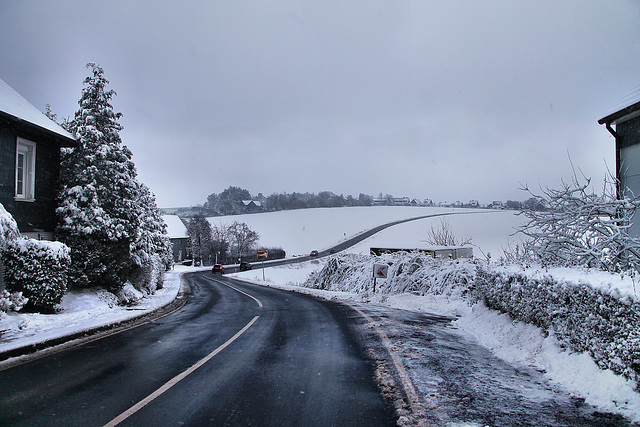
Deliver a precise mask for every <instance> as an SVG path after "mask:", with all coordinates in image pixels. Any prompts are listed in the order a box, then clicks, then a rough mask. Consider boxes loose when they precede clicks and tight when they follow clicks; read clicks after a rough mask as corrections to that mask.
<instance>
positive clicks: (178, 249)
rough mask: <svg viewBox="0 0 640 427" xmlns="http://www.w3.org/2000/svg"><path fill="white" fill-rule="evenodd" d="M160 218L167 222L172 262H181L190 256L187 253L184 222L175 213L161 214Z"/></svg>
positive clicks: (187, 245)
mask: <svg viewBox="0 0 640 427" xmlns="http://www.w3.org/2000/svg"><path fill="white" fill-rule="evenodd" d="M162 219H163V220H164V223H165V224H167V234H168V235H169V240H170V241H171V250H172V253H173V262H182V261H184V260H185V259H187V258H191V254H190V253H189V233H187V227H186V225H185V224H184V222H182V220H181V219H180V217H179V216H177V215H163V216H162Z"/></svg>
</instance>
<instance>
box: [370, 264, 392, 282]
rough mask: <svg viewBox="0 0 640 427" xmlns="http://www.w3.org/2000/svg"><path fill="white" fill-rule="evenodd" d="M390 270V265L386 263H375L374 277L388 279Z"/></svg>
mask: <svg viewBox="0 0 640 427" xmlns="http://www.w3.org/2000/svg"><path fill="white" fill-rule="evenodd" d="M388 272H389V266H388V265H386V264H374V266H373V277H374V278H376V279H386V278H387V273H388Z"/></svg>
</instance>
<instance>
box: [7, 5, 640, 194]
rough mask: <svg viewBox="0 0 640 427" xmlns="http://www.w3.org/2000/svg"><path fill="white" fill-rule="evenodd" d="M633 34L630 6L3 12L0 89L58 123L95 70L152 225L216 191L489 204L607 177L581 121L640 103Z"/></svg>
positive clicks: (638, 14) (593, 121)
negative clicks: (634, 97) (529, 190)
mask: <svg viewBox="0 0 640 427" xmlns="http://www.w3.org/2000/svg"><path fill="white" fill-rule="evenodd" d="M160 5H161V6H160ZM639 23H640V2H638V1H636V0H610V1H606V2H605V1H602V0H574V1H564V0H535V1H513V0H489V1H475V0H468V1H460V0H443V1H427V0H417V1H403V0H394V1H390V0H389V1H379V0H362V1H343V0H339V1H332V0H329V1H327V0H323V1H313V2H312V1H305V2H300V1H293V0H292V1H283V0H268V1H188V0H187V1H175V2H173V1H172V2H168V1H164V2H160V1H151V0H149V1H132V0H123V1H101V2H87V1H84V0H78V1H51V0H42V1H32V0H21V1H12V0H0V43H1V45H0V52H1V54H0V77H1V78H2V79H3V80H5V81H6V82H7V83H8V84H9V85H11V86H12V87H13V88H14V89H15V90H16V91H18V92H19V93H20V94H21V95H23V96H24V97H25V98H27V99H28V100H29V101H30V102H31V103H32V104H34V105H35V106H36V107H37V108H38V109H40V110H42V111H44V109H45V105H46V104H51V107H52V110H53V111H54V112H55V113H57V114H58V116H59V117H66V116H73V113H74V112H75V111H76V109H77V108H78V104H77V101H78V99H79V98H80V94H81V90H82V87H83V85H82V81H83V79H84V78H85V77H86V76H87V75H88V73H89V70H87V69H86V68H85V64H86V63H87V62H96V63H98V64H99V65H101V66H102V67H103V68H104V71H105V76H106V78H107V79H108V80H109V81H110V88H112V89H114V90H115V91H116V92H117V94H118V95H117V96H116V97H115V99H114V100H113V105H114V108H115V109H116V111H119V112H122V113H123V117H122V119H121V124H122V125H123V126H124V128H125V129H124V131H122V133H121V137H122V139H123V142H124V143H125V144H126V145H127V146H128V147H129V148H130V149H131V150H132V151H133V155H134V158H133V160H134V162H135V163H136V166H137V169H138V174H139V178H140V180H141V181H142V182H144V183H146V184H147V185H148V186H149V187H150V188H151V189H152V191H153V192H154V193H155V194H156V197H157V201H158V205H159V206H161V207H171V206H189V205H195V204H202V203H204V202H205V201H206V198H207V195H209V194H211V193H220V192H221V191H222V190H224V189H225V188H227V187H229V186H231V185H233V186H240V187H243V188H246V189H247V190H249V191H250V192H251V193H252V194H254V195H256V194H258V193H259V192H262V193H263V194H264V195H269V194H272V193H276V192H277V193H283V192H288V193H291V192H314V193H318V192H320V191H324V190H328V191H332V192H334V193H337V194H344V195H347V194H352V195H354V196H356V197H357V195H358V194H359V193H365V194H370V195H374V196H377V195H378V194H379V193H383V194H392V195H394V196H407V197H412V198H413V197H416V198H431V199H433V200H434V201H450V202H451V201H456V200H460V201H468V200H470V199H478V200H480V202H481V203H485V204H486V203H489V202H491V201H492V200H507V199H513V200H524V199H526V198H527V197H528V196H527V194H526V193H524V192H523V191H520V190H519V189H518V188H519V185H520V183H523V184H524V183H528V184H529V185H530V186H534V187H537V186H538V185H542V186H550V187H557V186H559V184H560V180H561V179H562V178H565V179H568V178H570V177H571V165H570V162H569V155H570V156H571V160H572V162H573V164H574V165H575V166H576V167H579V168H580V169H581V170H582V171H583V172H584V173H585V175H587V176H590V177H593V179H594V180H597V181H602V179H603V177H604V175H605V173H606V168H607V166H608V167H609V168H610V169H612V170H613V167H614V140H613V137H611V136H610V135H609V133H608V132H607V131H606V130H605V129H604V127H603V126H600V125H598V124H597V120H598V119H600V118H602V117H604V116H605V115H607V114H608V113H610V112H612V111H613V110H614V109H615V108H616V107H618V106H620V105H619V103H620V102H621V101H622V100H623V99H624V98H625V96H626V95H628V94H629V93H630V92H633V91H636V90H638V88H640V24H639Z"/></svg>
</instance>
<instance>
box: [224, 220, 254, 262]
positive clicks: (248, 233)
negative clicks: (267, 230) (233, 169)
mask: <svg viewBox="0 0 640 427" xmlns="http://www.w3.org/2000/svg"><path fill="white" fill-rule="evenodd" d="M228 232H229V236H230V238H231V242H232V243H233V246H234V249H235V251H236V252H237V254H238V257H241V256H242V254H244V253H246V252H247V251H248V250H249V249H251V248H252V247H253V246H254V245H255V244H256V243H258V240H259V238H260V236H259V235H258V233H256V232H255V231H253V230H251V229H250V228H249V226H248V225H247V224H245V223H244V222H239V221H234V222H233V224H231V225H230V226H229V228H228Z"/></svg>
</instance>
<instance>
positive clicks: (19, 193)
mask: <svg viewBox="0 0 640 427" xmlns="http://www.w3.org/2000/svg"><path fill="white" fill-rule="evenodd" d="M35 175H36V144H35V142H31V141H27V140H26V139H22V138H18V142H17V145H16V200H34V198H35V184H36V176H35Z"/></svg>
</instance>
